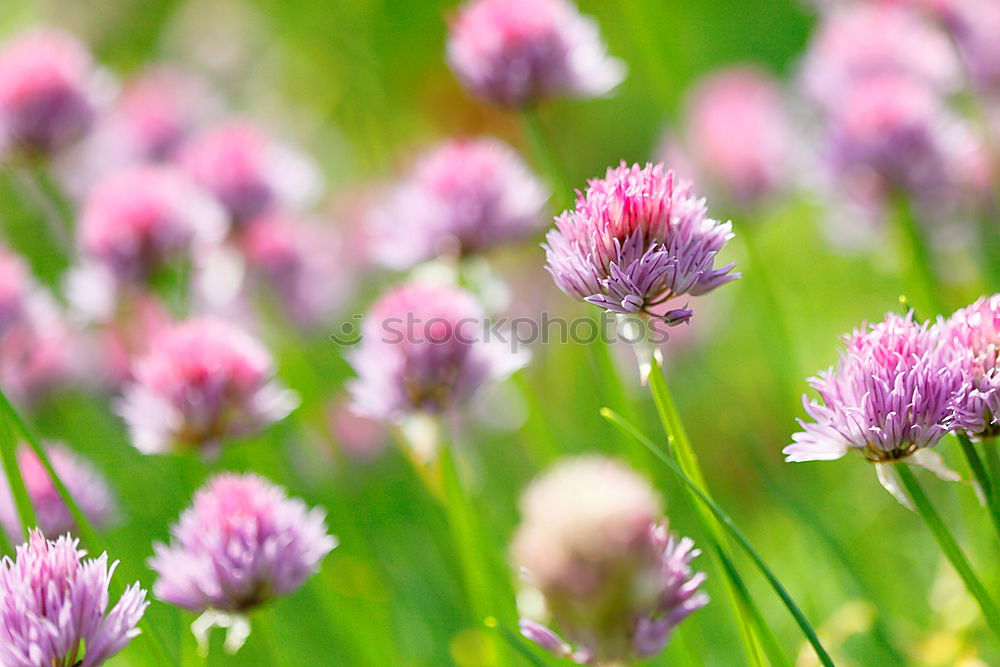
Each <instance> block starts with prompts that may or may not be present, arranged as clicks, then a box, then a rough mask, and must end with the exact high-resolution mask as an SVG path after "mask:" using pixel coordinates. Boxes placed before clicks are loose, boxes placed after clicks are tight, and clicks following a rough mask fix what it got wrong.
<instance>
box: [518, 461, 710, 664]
mask: <svg viewBox="0 0 1000 667" xmlns="http://www.w3.org/2000/svg"><path fill="white" fill-rule="evenodd" d="M660 506H661V505H660V500H659V498H658V497H657V496H656V494H655V492H654V491H653V489H652V488H651V487H650V485H649V483H648V482H646V481H645V480H644V479H642V478H641V477H639V476H638V475H636V474H635V473H634V472H632V471H631V470H629V469H628V468H626V467H624V466H622V465H621V464H619V463H617V462H616V461H613V460H611V459H605V458H602V457H597V456H587V457H578V458H575V459H570V460H567V461H564V462H562V463H560V464H558V465H557V466H556V467H555V468H554V469H552V470H551V471H550V472H548V473H546V474H545V475H544V476H542V477H541V478H540V479H538V480H536V481H535V482H533V483H532V485H531V486H530V487H529V488H528V490H527V491H526V492H525V493H524V495H523V496H522V498H521V513H522V517H523V518H522V522H521V525H520V526H519V528H518V530H517V533H516V534H515V536H514V542H513V545H512V548H511V550H512V554H513V559H514V563H515V565H516V566H517V567H518V568H519V569H520V571H521V573H522V577H523V579H524V581H525V584H526V585H527V586H529V587H532V588H534V589H536V590H537V591H538V592H539V593H540V594H541V595H542V597H543V598H544V601H545V606H546V609H547V611H548V613H549V614H550V615H551V617H552V620H553V622H554V627H558V628H559V629H560V630H561V632H562V634H563V636H564V637H566V638H567V640H568V641H563V640H562V639H560V638H559V635H557V634H556V633H555V632H554V631H553V630H551V629H549V628H547V627H545V626H543V625H541V624H539V623H536V622H534V621H530V620H524V621H522V624H521V630H522V633H523V634H524V635H525V636H526V637H528V638H529V639H531V640H532V641H534V642H536V643H537V644H538V645H540V646H542V647H543V648H545V649H546V650H548V651H550V652H552V653H554V654H555V655H558V656H560V657H564V658H569V659H571V660H573V661H575V662H578V663H587V664H605V663H610V662H624V661H627V660H629V659H631V658H634V657H649V656H652V655H655V654H656V653H659V652H660V651H661V650H662V649H663V647H664V646H665V645H666V643H667V640H668V639H669V637H670V634H671V633H672V632H673V630H674V628H676V627H677V625H678V624H679V623H680V622H681V621H682V620H684V618H686V617H687V616H688V615H689V614H691V613H692V612H694V611H696V610H697V609H700V608H701V607H703V606H704V605H705V604H706V603H707V602H708V598H707V597H706V596H705V595H704V593H702V592H700V591H699V590H698V589H699V586H700V585H701V583H702V581H703V580H704V578H705V577H704V575H703V574H693V573H692V572H691V569H690V561H691V559H693V558H694V557H695V556H697V555H698V551H697V550H696V549H694V543H693V542H692V541H691V540H689V539H687V538H684V539H681V540H677V539H675V538H674V537H673V536H671V535H670V534H669V532H668V531H667V523H666V520H665V519H661V509H660ZM574 646H575V647H576V648H575V650H574V648H573V647H574Z"/></svg>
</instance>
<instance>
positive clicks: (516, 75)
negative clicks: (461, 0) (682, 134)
mask: <svg viewBox="0 0 1000 667" xmlns="http://www.w3.org/2000/svg"><path fill="white" fill-rule="evenodd" d="M448 62H449V64H450V65H451V68H452V70H454V72H455V74H456V75H457V76H458V78H459V80H461V82H462V83H463V84H464V85H465V86H466V87H467V88H469V89H470V90H471V91H472V92H473V93H475V94H476V95H478V96H479V97H482V98H483V99H485V100H487V101H488V102H491V103H493V104H498V105H501V106H512V107H523V106H530V105H532V104H535V103H536V102H539V101H542V100H545V99H547V98H550V97H554V96H560V95H568V96H572V97H598V96H601V95H604V94H606V93H608V92H610V91H611V90H612V89H613V88H614V87H615V86H617V85H618V84H619V83H621V81H622V79H624V78H625V66H624V65H623V64H622V63H621V62H620V61H618V60H616V59H614V58H610V57H609V56H608V54H607V50H606V47H605V45H604V43H603V42H602V40H601V36H600V33H599V31H598V28H597V24H596V23H595V22H594V21H593V20H592V19H590V18H586V17H584V16H581V15H580V13H579V12H578V11H577V9H576V7H574V6H573V5H572V4H571V3H570V2H567V1H566V0H470V2H467V3H466V4H464V5H463V6H462V7H461V8H459V10H458V13H457V15H456V16H455V18H454V19H453V20H452V22H451V27H450V32H449V37H448Z"/></svg>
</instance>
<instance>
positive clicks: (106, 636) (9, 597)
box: [0, 530, 149, 667]
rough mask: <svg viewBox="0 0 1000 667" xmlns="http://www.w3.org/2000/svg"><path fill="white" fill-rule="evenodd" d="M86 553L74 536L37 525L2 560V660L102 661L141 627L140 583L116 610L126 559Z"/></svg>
mask: <svg viewBox="0 0 1000 667" xmlns="http://www.w3.org/2000/svg"><path fill="white" fill-rule="evenodd" d="M85 555H86V552H85V551H82V550H80V549H78V548H77V541H76V540H73V539H71V538H70V537H69V536H68V535H66V536H63V537H60V538H59V539H57V540H55V541H48V540H46V539H45V536H44V535H42V533H41V531H37V530H36V531H32V533H31V537H30V538H29V540H28V541H27V542H26V543H25V544H22V545H21V546H19V547H17V555H16V557H15V559H14V560H13V561H12V560H11V559H10V558H7V557H4V559H3V560H2V561H0V664H3V665H5V667H39V665H44V666H45V667H97V666H98V665H102V664H104V661H105V660H107V659H109V658H110V657H111V656H113V655H115V654H116V653H118V652H119V651H121V650H122V649H123V648H125V646H126V645H128V643H129V642H130V641H132V639H133V638H134V637H136V636H137V635H138V634H139V630H137V629H136V627H135V626H136V624H138V622H139V619H140V618H142V614H143V612H145V610H146V607H147V606H149V603H148V602H146V591H144V590H142V589H140V588H139V584H138V582H136V583H134V584H132V585H131V586H129V587H128V588H126V589H125V592H124V593H123V594H122V596H121V599H120V600H118V602H117V604H115V606H114V607H112V608H111V610H110V611H109V610H108V584H109V583H110V580H111V576H112V574H113V573H114V571H115V568H116V567H117V566H118V561H115V562H114V563H112V564H111V565H110V566H109V565H108V555H107V554H101V555H100V557H98V558H96V559H90V560H86V561H84V560H83V557H84V556H85Z"/></svg>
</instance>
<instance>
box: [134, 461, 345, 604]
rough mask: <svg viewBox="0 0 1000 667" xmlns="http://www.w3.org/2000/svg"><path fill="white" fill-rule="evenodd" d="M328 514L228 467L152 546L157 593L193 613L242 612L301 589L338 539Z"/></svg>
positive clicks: (271, 485) (195, 498)
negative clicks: (167, 538) (161, 540)
mask: <svg viewBox="0 0 1000 667" xmlns="http://www.w3.org/2000/svg"><path fill="white" fill-rule="evenodd" d="M324 518H325V514H324V513H323V511H322V510H320V509H319V508H314V509H312V510H310V509H309V508H308V507H306V504H305V503H304V502H302V501H301V500H298V499H297V498H289V497H288V496H287V495H286V494H285V491H284V489H281V488H280V487H277V486H274V485H273V484H271V483H269V482H268V481H267V480H265V479H263V478H261V477H258V476H256V475H252V474H247V475H237V474H232V473H223V474H221V475H217V476H215V477H213V478H212V479H211V480H209V482H208V483H207V484H206V485H205V486H204V487H203V488H202V489H200V490H199V491H198V492H197V493H196V494H195V496H194V503H193V504H192V506H191V507H190V508H189V509H187V510H185V511H184V513H183V514H181V518H180V521H179V522H178V523H177V524H175V525H174V526H173V527H172V528H171V530H170V534H171V543H170V545H169V546H168V545H164V544H161V543H157V544H154V545H153V550H154V556H153V558H152V559H151V560H150V562H149V566H150V567H151V568H152V569H153V570H155V571H156V573H157V574H158V575H159V578H158V579H157V580H156V584H155V585H154V586H153V592H154V594H155V595H156V597H157V598H159V599H160V600H163V601H164V602H167V603H169V604H173V605H177V606H178V607H183V608H184V609H188V610H190V611H193V612H202V611H206V610H209V609H212V610H218V611H223V612H232V613H238V614H245V613H247V612H249V611H250V610H252V609H253V608H255V607H258V606H260V605H262V604H264V603H266V602H269V601H270V600H272V599H274V598H276V597H280V596H282V595H287V594H289V593H291V592H293V591H295V590H296V589H298V588H299V587H300V586H301V585H302V584H303V582H304V581H305V580H306V579H307V578H308V577H309V576H311V575H312V574H313V573H315V572H316V571H317V570H318V569H319V565H320V562H321V561H322V560H323V558H324V557H325V556H326V555H327V554H328V553H329V552H330V550H332V549H333V548H334V547H335V546H336V545H337V541H336V539H335V538H333V537H331V536H330V535H328V534H327V529H326V524H325V523H324Z"/></svg>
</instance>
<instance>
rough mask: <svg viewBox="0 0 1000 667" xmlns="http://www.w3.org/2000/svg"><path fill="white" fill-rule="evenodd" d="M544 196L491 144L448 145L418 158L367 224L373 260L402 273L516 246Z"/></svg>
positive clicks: (511, 157) (513, 157)
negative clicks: (438, 258) (441, 259)
mask: <svg viewBox="0 0 1000 667" xmlns="http://www.w3.org/2000/svg"><path fill="white" fill-rule="evenodd" d="M547 197H548V193H547V192H546V190H545V188H544V187H543V186H542V184H541V183H540V182H539V181H538V179H537V178H536V177H535V176H534V175H533V174H532V173H531V172H530V171H529V170H528V168H527V166H525V164H524V163H523V162H522V161H521V159H520V158H519V157H518V155H517V154H516V153H515V152H514V151H513V150H512V149H511V148H510V147H509V146H507V145H505V144H503V143H501V142H499V141H497V140H495V139H458V140H453V141H448V142H446V143H444V144H442V145H441V146H439V147H437V148H435V149H434V150H432V151H430V152H429V153H427V154H426V155H424V156H423V157H422V158H421V159H420V161H419V162H418V163H417V164H416V166H415V167H414V168H413V170H412V172H411V173H410V175H409V176H408V177H407V178H406V179H405V180H404V181H403V183H401V184H400V185H399V186H398V187H397V189H396V191H395V192H394V193H393V196H392V198H391V199H390V202H389V204H388V206H386V207H385V208H383V209H382V210H380V211H378V212H377V213H376V214H375V215H374V216H373V227H375V228H377V229H374V230H373V236H375V237H376V238H379V239H382V240H383V241H382V242H381V243H379V244H378V245H377V246H375V248H374V250H375V251H376V252H377V253H378V254H379V259H380V260H381V261H382V262H383V263H384V264H386V265H388V266H392V267H395V268H407V267H410V266H413V265H414V264H417V263H418V262H421V261H424V260H426V259H429V258H431V257H433V256H435V255H439V254H444V255H468V254H471V253H476V252H482V251H485V250H488V249H490V248H491V247H493V246H495V245H498V244H501V243H505V242H509V241H515V240H518V239H521V238H523V237H525V236H527V235H528V234H530V233H531V232H532V231H533V230H534V229H535V228H536V227H537V226H538V224H539V222H540V220H541V213H542V207H543V206H544V205H545V200H546V199H547Z"/></svg>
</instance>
